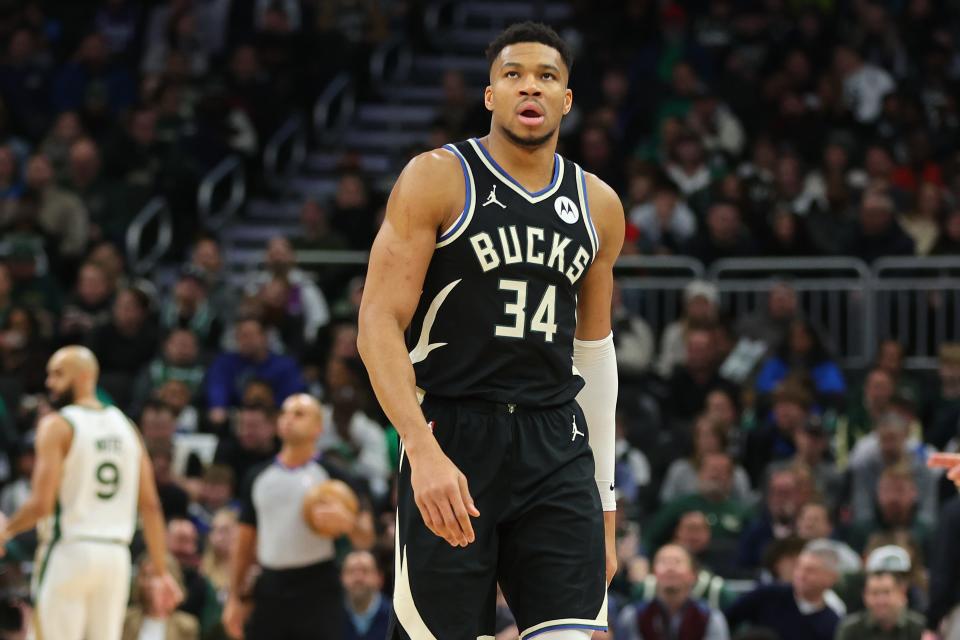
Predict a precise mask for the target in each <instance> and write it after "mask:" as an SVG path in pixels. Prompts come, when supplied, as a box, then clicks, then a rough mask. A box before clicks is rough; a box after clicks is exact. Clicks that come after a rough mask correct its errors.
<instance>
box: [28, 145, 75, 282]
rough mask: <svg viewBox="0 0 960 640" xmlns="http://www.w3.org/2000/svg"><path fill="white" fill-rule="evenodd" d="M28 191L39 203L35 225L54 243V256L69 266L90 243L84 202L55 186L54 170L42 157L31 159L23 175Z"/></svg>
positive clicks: (46, 159) (39, 155)
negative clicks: (55, 248)
mask: <svg viewBox="0 0 960 640" xmlns="http://www.w3.org/2000/svg"><path fill="white" fill-rule="evenodd" d="M26 182H27V190H28V191H30V192H31V193H33V194H35V195H36V196H37V198H38V201H39V211H38V218H37V220H38V222H39V223H40V227H41V228H42V229H43V230H44V231H45V232H46V233H47V234H49V235H50V236H52V237H54V238H56V239H57V245H56V247H57V254H58V255H59V257H60V258H61V259H62V260H65V261H67V262H68V263H70V264H73V263H75V262H76V261H78V260H79V259H80V257H81V256H82V255H83V252H84V250H85V249H86V248H87V242H88V241H89V240H90V218H89V215H88V214H87V209H86V207H85V206H84V205H83V201H82V200H80V198H78V197H77V195H76V194H74V193H73V192H71V191H67V190H66V189H61V188H60V187H58V186H56V183H55V181H54V175H53V167H52V166H51V165H50V160H49V158H47V157H46V156H45V155H42V154H38V155H35V156H33V157H32V158H30V160H29V162H28V163H27V171H26Z"/></svg>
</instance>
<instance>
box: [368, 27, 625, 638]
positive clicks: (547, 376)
mask: <svg viewBox="0 0 960 640" xmlns="http://www.w3.org/2000/svg"><path fill="white" fill-rule="evenodd" d="M487 56H488V59H489V61H490V85H489V86H488V87H487V88H486V90H485V93H484V104H485V105H486V107H487V109H488V110H489V111H490V112H491V113H492V120H491V127H490V132H489V134H487V135H486V136H485V137H483V138H480V139H479V140H477V139H473V140H467V141H465V142H460V143H457V144H449V145H445V146H444V147H443V148H442V149H436V150H434V151H431V152H428V153H424V154H422V155H420V156H418V157H416V158H414V159H413V160H412V161H411V162H410V163H409V164H408V165H407V167H406V168H405V169H404V170H403V173H402V174H401V175H400V178H399V179H398V180H397V183H396V185H394V188H393V193H392V194H391V195H390V200H389V202H388V204H387V214H386V220H385V222H384V224H383V226H382V228H381V230H380V232H379V235H378V236H377V239H376V241H375V242H374V245H373V249H372V252H371V256H370V266H369V274H368V276H367V280H366V290H365V292H364V296H363V303H362V306H361V313H360V337H359V346H360V349H361V355H362V357H363V359H364V361H365V363H366V365H367V368H368V369H369V371H370V374H371V377H372V381H373V385H374V388H375V391H376V393H377V397H378V399H379V400H380V403H381V405H382V406H383V408H384V410H385V411H386V413H387V415H388V416H389V418H390V420H391V422H392V423H393V424H394V425H396V428H397V430H398V431H399V432H400V435H401V438H402V457H401V462H400V473H399V480H398V522H397V527H396V530H397V550H396V584H395V588H394V609H395V618H396V620H395V622H396V624H395V631H394V636H393V637H394V638H401V639H405V638H412V639H413V640H432V639H435V638H439V639H442V640H466V639H468V638H469V639H470V640H475V639H476V638H493V636H494V627H493V625H494V611H495V599H496V593H497V583H498V582H499V584H500V586H501V588H502V589H503V593H504V595H505V596H506V599H507V602H508V603H509V605H510V608H511V610H512V611H513V613H514V615H515V616H516V619H517V623H518V627H519V628H520V629H521V638H524V639H525V638H530V637H533V636H537V637H538V638H543V639H544V640H546V639H548V638H549V639H550V640H561V639H563V640H567V639H574V640H581V639H583V638H589V637H590V635H591V634H592V632H593V630H596V629H605V628H606V627H607V621H606V601H605V593H606V581H607V580H609V578H610V577H611V574H612V573H613V571H615V567H616V560H615V555H614V549H613V540H614V538H613V523H614V520H613V518H614V509H615V507H616V505H615V501H614V487H613V477H614V476H613V461H614V459H613V449H614V411H615V405H616V394H617V371H616V358H615V354H614V348H613V336H612V333H611V322H610V308H611V295H612V287H613V270H612V268H613V264H614V261H615V260H616V258H617V256H618V254H619V252H620V248H621V245H622V242H623V233H624V216H623V208H622V206H621V204H620V200H619V198H618V197H617V195H616V194H615V193H614V192H613V190H612V189H611V188H610V187H609V186H607V185H606V184H604V183H603V182H601V181H600V180H599V179H598V178H596V177H595V176H593V175H590V174H587V173H585V172H583V171H582V170H581V169H580V167H578V166H577V165H575V164H574V163H572V162H570V161H569V160H566V159H564V158H562V157H560V156H558V155H557V154H556V153H555V150H556V146H557V138H558V130H559V125H560V120H561V118H562V117H563V116H564V115H565V114H566V113H568V112H569V111H570V108H571V105H572V99H573V94H572V92H571V91H570V89H568V88H567V81H568V78H569V74H570V64H571V59H570V51H569V48H568V47H567V45H566V44H565V43H564V42H563V41H562V40H561V39H560V37H559V36H558V35H557V34H556V33H555V32H554V31H553V30H552V29H550V28H549V27H546V26H544V25H541V24H535V23H522V24H517V25H514V26H511V27H510V28H508V29H507V30H506V31H504V32H503V33H502V34H501V35H500V36H498V37H497V39H496V40H495V41H494V42H493V43H492V44H491V45H490V48H489V50H488V52H487ZM407 330H409V339H408V341H407V342H406V343H405V341H404V332H405V331H407ZM408 352H409V353H408ZM418 401H419V402H418ZM588 438H589V444H588ZM591 449H592V453H591ZM605 557H606V563H605ZM605 567H606V572H605ZM605 578H606V580H605Z"/></svg>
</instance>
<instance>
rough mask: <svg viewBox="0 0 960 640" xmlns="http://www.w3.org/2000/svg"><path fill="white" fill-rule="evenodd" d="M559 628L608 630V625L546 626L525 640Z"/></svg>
mask: <svg viewBox="0 0 960 640" xmlns="http://www.w3.org/2000/svg"><path fill="white" fill-rule="evenodd" d="M557 629H586V630H589V631H606V630H607V627H606V626H600V625H596V624H558V625H556V626H552V627H544V628H543V629H537V630H536V631H534V632H533V633H531V634H530V635H528V636H526V637H525V638H524V640H526V639H527V638H533V637H536V636H538V635H540V634H541V633H546V632H548V631H556V630H557Z"/></svg>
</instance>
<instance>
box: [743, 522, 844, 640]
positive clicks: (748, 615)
mask: <svg viewBox="0 0 960 640" xmlns="http://www.w3.org/2000/svg"><path fill="white" fill-rule="evenodd" d="M838 575H839V574H838V571H837V554H836V552H834V551H833V549H831V548H829V547H823V546H820V545H818V544H817V542H816V541H814V542H810V543H808V544H807V546H806V547H805V548H804V551H803V552H802V553H801V554H800V557H799V558H798V559H797V565H796V568H795V569H794V571H793V580H792V583H791V584H772V585H765V586H761V587H758V588H757V589H755V590H754V591H751V592H750V593H747V594H745V595H743V596H741V597H740V599H739V600H737V601H736V602H735V603H734V604H733V606H731V607H730V608H728V609H727V610H726V611H724V613H725V614H726V616H727V622H728V623H729V624H730V628H731V629H732V630H733V631H734V633H737V630H738V629H739V628H740V627H741V626H742V625H751V626H756V627H765V628H767V629H770V630H771V631H773V632H775V633H776V634H777V635H778V637H779V638H780V640H833V636H834V633H835V632H836V629H837V626H838V625H839V623H840V616H839V615H837V612H836V611H834V610H833V609H831V608H830V607H829V606H828V605H827V602H826V599H825V595H826V593H827V591H828V590H829V589H830V588H831V587H832V586H833V585H834V584H835V583H836V581H837V578H838Z"/></svg>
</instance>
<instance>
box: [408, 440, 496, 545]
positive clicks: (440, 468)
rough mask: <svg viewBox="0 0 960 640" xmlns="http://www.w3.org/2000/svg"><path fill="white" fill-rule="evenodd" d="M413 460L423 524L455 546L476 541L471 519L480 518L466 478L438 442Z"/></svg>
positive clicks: (413, 473)
mask: <svg viewBox="0 0 960 640" xmlns="http://www.w3.org/2000/svg"><path fill="white" fill-rule="evenodd" d="M430 442H432V444H429V445H427V446H426V448H425V449H424V450H422V452H421V453H420V454H419V455H418V456H417V458H416V461H414V459H413V458H411V459H410V475H411V479H410V484H411V485H412V487H413V498H414V500H415V501H416V503H417V508H418V509H420V515H421V516H423V522H424V524H426V525H427V528H428V529H430V531H432V532H434V533H435V534H437V535H438V536H440V537H441V538H443V539H444V540H446V541H447V542H449V543H450V545H451V546H454V547H465V546H467V545H468V544H470V543H471V542H473V541H474V540H475V539H476V536H475V535H474V533H473V525H472V524H471V523H470V516H473V517H474V518H476V517H478V516H479V515H480V511H478V510H477V507H476V505H475V504H474V502H473V498H472V497H471V496H470V489H469V488H468V487H467V477H466V476H465V475H463V473H461V472H460V470H459V469H457V467H456V465H455V464H453V462H451V461H450V458H448V457H447V456H446V455H445V454H444V453H443V451H442V450H441V449H440V445H438V444H437V443H436V440H431V441H430Z"/></svg>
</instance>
